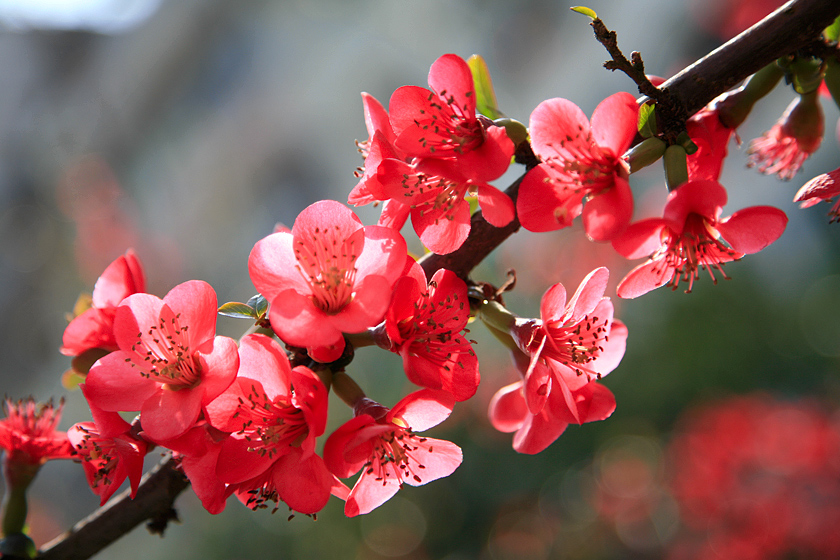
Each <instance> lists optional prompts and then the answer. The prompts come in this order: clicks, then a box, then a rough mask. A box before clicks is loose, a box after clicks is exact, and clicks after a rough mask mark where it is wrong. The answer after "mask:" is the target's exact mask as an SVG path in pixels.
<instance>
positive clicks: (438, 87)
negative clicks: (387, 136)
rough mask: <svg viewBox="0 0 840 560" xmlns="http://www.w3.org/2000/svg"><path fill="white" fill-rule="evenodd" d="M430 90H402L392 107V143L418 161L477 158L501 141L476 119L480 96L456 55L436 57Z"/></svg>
mask: <svg viewBox="0 0 840 560" xmlns="http://www.w3.org/2000/svg"><path fill="white" fill-rule="evenodd" d="M429 87H430V88H431V91H430V90H428V89H425V88H422V87H418V86H403V87H400V88H398V89H397V90H396V91H394V93H393V95H391V101H390V103H389V104H388V111H389V113H390V118H391V126H392V128H393V130H394V134H395V136H396V139H395V141H394V144H395V145H396V147H397V148H399V149H400V150H402V151H403V152H405V153H406V154H408V155H410V156H414V157H458V158H459V159H460V158H461V157H466V158H468V159H469V158H472V157H474V156H472V155H470V153H471V152H472V153H474V155H476V156H477V157H478V158H479V159H480V158H481V154H480V151H481V150H482V149H484V148H485V146H484V144H485V143H497V142H500V141H502V139H501V138H500V137H499V138H495V137H488V136H487V134H486V130H485V127H484V124H483V123H482V122H481V121H480V120H479V119H478V117H477V116H476V114H475V107H476V95H475V86H474V85H473V78H472V71H471V70H470V67H469V65H468V64H467V63H466V61H465V60H464V59H462V58H461V57H459V56H458V55H455V54H445V55H443V56H441V57H440V58H438V59H437V60H436V61H435V62H434V63H433V64H432V67H431V68H430V69H429Z"/></svg>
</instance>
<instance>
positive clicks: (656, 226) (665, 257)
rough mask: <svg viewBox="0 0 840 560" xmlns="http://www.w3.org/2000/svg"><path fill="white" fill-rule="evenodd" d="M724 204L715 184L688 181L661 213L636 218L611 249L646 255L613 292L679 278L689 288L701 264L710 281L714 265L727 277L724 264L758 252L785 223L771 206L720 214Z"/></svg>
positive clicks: (633, 293)
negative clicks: (639, 218) (706, 271)
mask: <svg viewBox="0 0 840 560" xmlns="http://www.w3.org/2000/svg"><path fill="white" fill-rule="evenodd" d="M724 204H726V190H724V188H723V186H722V185H721V184H720V183H718V182H716V181H709V180H694V181H689V182H687V183H685V184H684V185H682V186H681V187H680V188H678V189H677V190H675V191H673V192H671V193H670V194H669V195H668V201H667V202H666V203H665V211H664V213H663V217H662V218H649V219H646V220H642V221H639V222H636V223H634V224H632V225H631V226H630V227H628V228H627V231H625V232H624V234H623V235H621V237H619V238H617V239H615V240H613V248H615V250H616V251H618V252H619V253H621V254H622V255H624V256H625V257H627V258H628V259H636V258H639V257H643V256H645V255H649V256H650V258H649V259H648V261H647V262H645V263H643V264H640V265H639V266H637V267H636V268H634V269H633V270H631V271H630V273H629V274H628V275H627V276H626V277H625V278H624V279H623V280H622V281H621V282H620V283H619V285H618V289H617V293H618V296H619V297H622V298H635V297H638V296H640V295H642V294H646V293H647V292H649V291H651V290H653V289H656V288H658V287H660V286H664V285H666V284H667V285H669V286H671V287H672V289H674V290H676V289H677V287H679V285H680V282H688V289H687V290H686V292H690V291H691V288H692V286H693V284H694V280H696V279H697V278H698V277H699V276H700V272H699V271H700V269H705V270H708V272H709V276H711V277H712V280H713V281H714V282H717V279H716V278H715V274H714V273H715V270H717V271H718V272H720V273H721V274H722V275H723V277H724V278H727V276H726V273H725V272H724V271H723V264H724V263H727V262H729V261H734V260H738V259H740V258H741V257H743V256H744V255H745V254H751V253H757V252H758V251H761V250H762V249H764V248H765V247H767V246H768V245H770V244H771V243H773V242H774V241H775V240H776V239H778V238H779V236H780V235H782V232H784V230H785V226H786V225H787V216H785V213H784V212H782V211H781V210H779V209H777V208H773V207H771V206H751V207H749V208H744V209H743V210H739V211H738V212H735V213H734V214H732V216H729V217H728V218H723V219H721V217H720V214H721V210H722V209H723V205H724ZM724 241H726V243H727V244H728V245H726V244H724V243H723V242H724Z"/></svg>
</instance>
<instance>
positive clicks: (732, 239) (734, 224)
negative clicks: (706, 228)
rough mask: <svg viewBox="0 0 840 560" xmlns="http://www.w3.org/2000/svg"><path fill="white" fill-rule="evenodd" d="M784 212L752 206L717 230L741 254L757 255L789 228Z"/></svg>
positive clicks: (719, 225) (767, 207) (736, 213)
mask: <svg viewBox="0 0 840 560" xmlns="http://www.w3.org/2000/svg"><path fill="white" fill-rule="evenodd" d="M787 222H788V218H787V216H786V215H785V213H784V212H782V211H781V210H779V209H778V208H774V207H772V206H751V207H749V208H744V209H743V210H739V211H737V212H735V213H734V214H732V215H731V216H729V217H728V218H726V219H725V220H723V221H722V222H720V223H718V224H717V226H716V228H717V230H718V231H719V232H720V234H721V236H722V237H723V238H724V239H725V240H726V242H727V243H729V245H730V246H731V247H732V248H733V249H735V250H736V251H738V252H739V253H746V254H748V255H749V254H752V253H757V252H759V251H761V250H762V249H764V248H765V247H767V246H768V245H770V244H771V243H773V242H774V241H776V240H777V239H778V238H779V237H780V236H781V235H782V233H784V231H785V227H786V226H787Z"/></svg>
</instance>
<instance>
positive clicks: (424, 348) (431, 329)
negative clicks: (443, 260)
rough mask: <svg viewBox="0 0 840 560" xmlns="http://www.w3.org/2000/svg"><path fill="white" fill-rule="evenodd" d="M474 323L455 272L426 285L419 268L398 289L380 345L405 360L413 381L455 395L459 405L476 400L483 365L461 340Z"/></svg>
mask: <svg viewBox="0 0 840 560" xmlns="http://www.w3.org/2000/svg"><path fill="white" fill-rule="evenodd" d="M469 318H470V306H469V301H468V300H467V285H466V284H465V283H464V281H463V280H461V279H460V278H458V276H456V275H455V273H453V272H452V271H450V270H446V269H440V270H438V271H437V272H436V273H435V275H434V276H433V277H432V279H431V281H429V283H428V286H427V285H426V276H425V274H424V273H423V269H422V268H420V266H419V265H416V264H415V266H414V267H413V274H412V275H409V276H404V277H403V278H401V279H400V280H399V281H398V282H397V284H396V286H395V287H394V295H393V296H392V297H391V306H390V307H389V308H388V312H387V313H386V314H385V322H384V323H383V324H382V325H380V327H378V328H377V333H376V337H377V339H378V340H377V343H378V344H379V345H380V346H382V347H383V348H386V349H388V350H391V351H392V352H396V353H397V354H399V355H400V356H401V357H402V360H403V368H404V369H405V373H406V375H407V376H408V379H409V380H411V381H412V382H413V383H416V384H417V385H421V386H423V387H428V388H430V389H442V390H444V391H447V392H449V393H451V394H452V395H453V396H454V397H455V400H456V401H464V400H467V399H469V398H470V397H472V396H473V395H474V394H475V391H476V389H477V388H478V383H479V379H480V377H479V373H478V359H477V358H476V355H475V352H473V349H472V345H471V344H470V342H469V341H468V340H467V339H466V338H464V336H463V335H462V334H461V331H463V330H464V329H465V328H466V326H467V321H468V320H469Z"/></svg>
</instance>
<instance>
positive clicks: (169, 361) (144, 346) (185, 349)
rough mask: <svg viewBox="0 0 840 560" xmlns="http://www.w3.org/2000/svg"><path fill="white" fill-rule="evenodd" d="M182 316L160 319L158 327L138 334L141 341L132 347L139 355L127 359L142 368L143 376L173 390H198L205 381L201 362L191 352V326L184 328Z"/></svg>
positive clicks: (152, 327)
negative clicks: (202, 376) (196, 388)
mask: <svg viewBox="0 0 840 560" xmlns="http://www.w3.org/2000/svg"><path fill="white" fill-rule="evenodd" d="M164 313H165V311H164ZM180 317H181V314H180V313H179V314H177V315H173V316H171V317H170V319H169V320H167V319H165V318H164V317H160V319H159V322H158V324H157V325H152V326H151V327H150V328H149V330H148V331H146V332H145V333H142V332H141V333H137V342H135V343H134V344H132V345H131V351H132V352H134V353H135V355H136V356H135V357H133V358H126V360H125V361H126V362H128V363H130V364H131V366H132V367H136V368H137V369H139V370H140V375H142V376H143V377H146V378H148V379H153V380H154V381H157V382H158V383H163V384H164V385H166V387H167V388H169V389H172V390H179V389H186V388H192V387H195V386H196V385H198V384H199V383H200V382H201V374H202V367H201V362H199V360H198V359H197V358H196V357H195V356H193V353H192V351H191V350H190V345H189V340H188V338H187V330H188V329H189V326H188V325H181V323H180ZM138 357H139V359H138Z"/></svg>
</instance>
